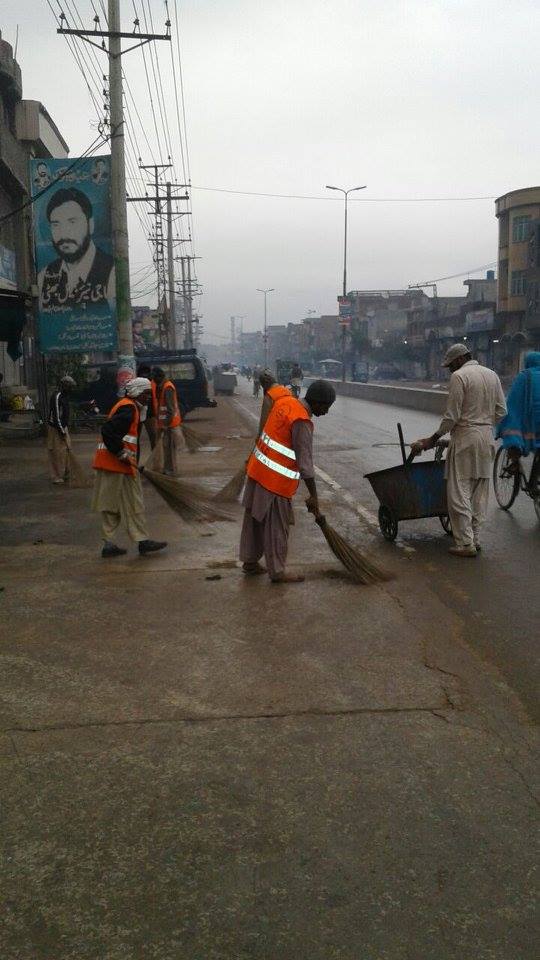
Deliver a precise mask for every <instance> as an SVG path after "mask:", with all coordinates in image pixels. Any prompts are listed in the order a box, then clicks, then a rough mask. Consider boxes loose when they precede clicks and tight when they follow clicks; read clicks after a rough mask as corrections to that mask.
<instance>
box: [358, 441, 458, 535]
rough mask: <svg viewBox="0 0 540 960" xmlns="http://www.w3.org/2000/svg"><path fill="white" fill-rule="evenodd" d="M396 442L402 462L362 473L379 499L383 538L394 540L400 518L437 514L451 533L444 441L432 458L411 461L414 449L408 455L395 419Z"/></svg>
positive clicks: (410, 518)
mask: <svg viewBox="0 0 540 960" xmlns="http://www.w3.org/2000/svg"><path fill="white" fill-rule="evenodd" d="M397 428H398V435H399V444H400V447H401V456H402V458H403V464H400V466H398V467H389V468H388V469H386V470H376V471H375V472H374V473H366V474H364V476H365V478H366V480H369V482H370V484H371V486H372V487H373V490H374V493H375V496H376V497H377V500H378V501H379V504H380V506H379V528H380V531H381V533H382V535H383V537H384V538H385V539H386V540H395V539H396V537H397V532H398V524H399V521H400V520H420V519H423V518H424V517H438V518H439V520H440V522H441V525H442V528H443V530H444V531H445V533H448V534H451V533H452V528H451V526H450V518H449V516H448V505H447V502H446V480H445V476H444V460H443V459H442V456H443V450H444V448H445V446H446V444H445V443H442V444H437V447H436V448H435V459H434V460H428V461H423V462H421V463H413V462H412V461H413V459H414V456H415V455H414V453H410V454H409V456H408V457H407V454H406V451H405V443H404V440H403V430H402V429H401V424H400V423H398V425H397Z"/></svg>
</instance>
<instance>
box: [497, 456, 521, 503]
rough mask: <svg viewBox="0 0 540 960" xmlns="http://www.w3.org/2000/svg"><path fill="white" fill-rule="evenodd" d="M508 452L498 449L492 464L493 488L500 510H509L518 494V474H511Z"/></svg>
mask: <svg viewBox="0 0 540 960" xmlns="http://www.w3.org/2000/svg"><path fill="white" fill-rule="evenodd" d="M511 463H512V461H511V460H510V457H509V455H508V450H505V449H504V447H499V449H498V450H497V456H496V457H495V463H494V464H493V487H494V489H495V497H496V499H497V503H498V504H499V506H500V508H501V510H509V509H510V507H511V506H512V504H513V502H514V500H515V499H516V497H517V495H518V493H519V473H518V472H515V473H511V472H510V471H509V466H510V465H511Z"/></svg>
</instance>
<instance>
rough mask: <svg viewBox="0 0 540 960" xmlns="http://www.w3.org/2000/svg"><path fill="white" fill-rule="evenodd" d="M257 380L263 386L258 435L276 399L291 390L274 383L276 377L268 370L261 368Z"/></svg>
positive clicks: (284, 395)
mask: <svg viewBox="0 0 540 960" xmlns="http://www.w3.org/2000/svg"><path fill="white" fill-rule="evenodd" d="M259 382H260V384H261V387H262V388H263V393H264V399H263V402H262V407H261V416H260V419H259V432H258V434H257V436H258V437H260V435H261V433H262V430H263V427H264V425H265V423H266V421H267V420H268V415H269V413H270V411H271V409H272V407H273V405H274V403H275V401H276V400H279V399H280V397H290V396H291V391H290V390H289V389H288V387H282V386H281V384H280V383H276V378H275V377H274V376H273V374H272V373H271V372H270V370H263V371H262V373H260V374H259Z"/></svg>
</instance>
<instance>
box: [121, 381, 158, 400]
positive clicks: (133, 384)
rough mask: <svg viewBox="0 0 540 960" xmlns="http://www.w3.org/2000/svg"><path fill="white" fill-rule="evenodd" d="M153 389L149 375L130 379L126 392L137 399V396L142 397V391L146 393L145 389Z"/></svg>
mask: <svg viewBox="0 0 540 960" xmlns="http://www.w3.org/2000/svg"><path fill="white" fill-rule="evenodd" d="M151 389H152V384H151V383H150V381H149V380H148V379H147V377H134V378H133V380H128V382H127V383H126V394H127V396H128V397H131V398H132V399H135V397H140V395H141V393H144V392H145V390H151Z"/></svg>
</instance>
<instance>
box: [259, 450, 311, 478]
mask: <svg viewBox="0 0 540 960" xmlns="http://www.w3.org/2000/svg"><path fill="white" fill-rule="evenodd" d="M253 456H254V457H256V459H257V460H259V461H260V463H264V465H265V467H268V469H269V470H273V471H274V472H275V473H280V474H281V476H282V477H287V479H288V480H299V479H300V474H299V473H298V471H297V470H289V468H288V467H282V466H281V464H280V463H278V462H277V460H270V457H267V456H266V455H265V454H264V453H261V451H260V450H259V448H258V447H255V449H254V451H253Z"/></svg>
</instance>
